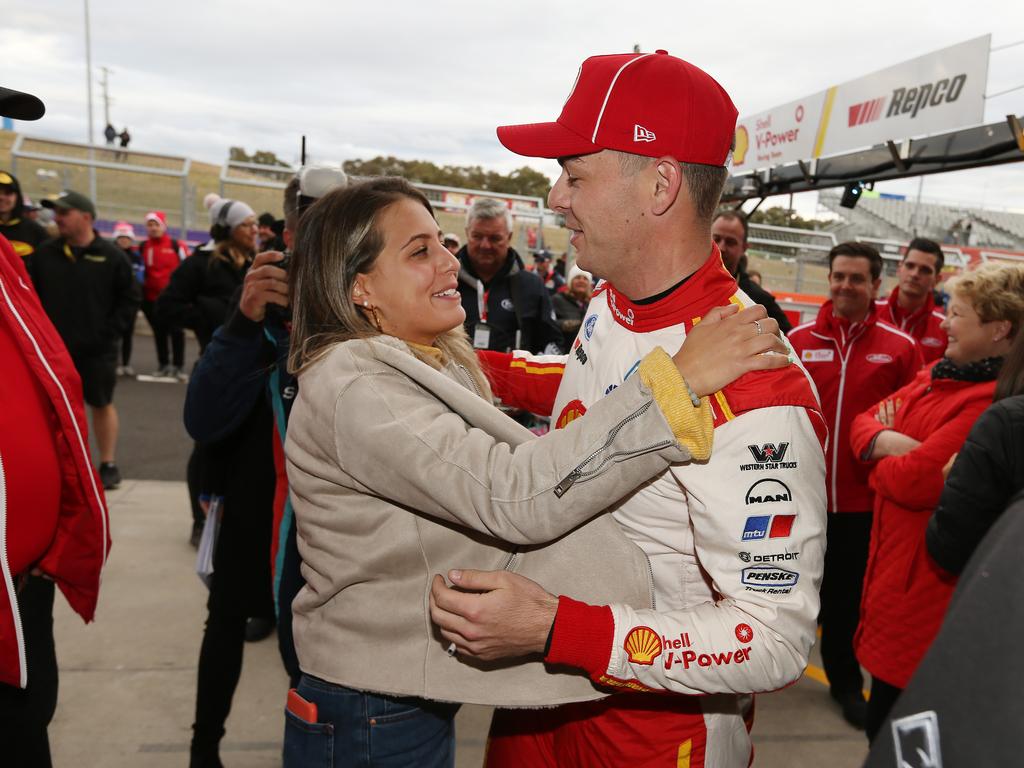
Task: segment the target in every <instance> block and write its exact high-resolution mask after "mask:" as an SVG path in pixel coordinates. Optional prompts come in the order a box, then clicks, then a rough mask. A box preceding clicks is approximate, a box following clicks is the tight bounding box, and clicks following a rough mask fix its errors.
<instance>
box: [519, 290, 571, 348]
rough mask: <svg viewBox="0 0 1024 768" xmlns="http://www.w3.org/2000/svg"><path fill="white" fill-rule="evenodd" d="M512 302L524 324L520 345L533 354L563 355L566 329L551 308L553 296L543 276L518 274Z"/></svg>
mask: <svg viewBox="0 0 1024 768" xmlns="http://www.w3.org/2000/svg"><path fill="white" fill-rule="evenodd" d="M511 280H512V284H511V292H512V301H513V303H514V304H515V305H516V307H517V310H516V315H517V316H518V317H519V318H520V320H521V321H522V328H520V330H521V331H522V336H521V338H520V345H521V347H522V348H523V349H525V350H526V351H527V352H532V353H533V354H556V355H557V354H561V353H562V352H564V351H565V350H563V349H562V328H561V326H560V325H559V323H558V321H557V320H556V319H555V310H553V309H552V308H551V296H550V294H549V293H548V289H547V288H545V287H544V283H543V282H542V281H541V279H540V277H539V276H538V275H536V274H535V273H533V272H526V271H522V272H517V273H516V274H514V275H512V277H511Z"/></svg>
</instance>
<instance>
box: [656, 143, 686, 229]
mask: <svg viewBox="0 0 1024 768" xmlns="http://www.w3.org/2000/svg"><path fill="white" fill-rule="evenodd" d="M684 186H685V181H684V180H683V169H682V168H680V167H679V163H678V162H676V160H675V159H674V158H672V157H659V158H658V160H657V162H656V163H655V164H654V199H653V201H652V205H651V211H652V212H653V213H654V215H655V216H661V215H663V214H665V213H667V212H668V211H669V209H671V208H672V206H673V205H674V204H675V202H676V200H677V199H678V198H679V195H680V193H681V192H682V189H683V187H684ZM682 194H684V195H685V194H686V193H685V192H683V193H682Z"/></svg>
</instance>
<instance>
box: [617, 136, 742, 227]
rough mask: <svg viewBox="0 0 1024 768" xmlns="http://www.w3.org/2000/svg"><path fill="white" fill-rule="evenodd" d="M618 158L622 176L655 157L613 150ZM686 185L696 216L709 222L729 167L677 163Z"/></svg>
mask: <svg viewBox="0 0 1024 768" xmlns="http://www.w3.org/2000/svg"><path fill="white" fill-rule="evenodd" d="M615 154H616V155H617V156H618V159H619V168H620V169H621V170H622V174H623V175H624V176H627V175H628V176H635V175H636V174H638V173H640V171H642V170H643V169H644V168H647V167H648V166H649V165H650V164H651V163H653V162H655V161H656V160H657V158H654V157H647V156H646V155H634V154H631V153H629V152H619V151H618V150H615ZM679 167H680V168H681V169H682V172H683V178H684V179H685V180H686V187H687V189H689V191H690V198H691V199H692V200H693V207H694V209H695V211H696V213H697V218H698V219H700V220H701V221H706V222H708V224H710V223H711V217H712V216H713V215H714V213H715V208H717V207H718V203H719V201H720V200H721V199H722V190H723V189H725V182H726V180H727V179H728V178H729V169H728V168H725V167H723V166H718V165H700V164H699V163H679Z"/></svg>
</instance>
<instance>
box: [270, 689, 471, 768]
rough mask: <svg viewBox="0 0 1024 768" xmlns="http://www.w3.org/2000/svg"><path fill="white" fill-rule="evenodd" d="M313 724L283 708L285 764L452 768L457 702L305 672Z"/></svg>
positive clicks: (302, 767)
mask: <svg viewBox="0 0 1024 768" xmlns="http://www.w3.org/2000/svg"><path fill="white" fill-rule="evenodd" d="M297 690H298V693H299V695H300V696H301V697H302V698H304V699H305V700H306V701H309V702H312V703H314V704H316V706H317V718H316V719H317V722H315V723H310V722H307V721H306V720H304V719H303V718H301V717H299V716H298V715H296V714H295V713H293V712H290V711H288V710H285V727H284V768H342V766H345V767H346V768H350V767H351V768H392V767H393V768H408V766H411V765H415V766H418V767H419V768H453V766H454V765H455V713H456V712H457V711H458V709H459V705H458V704H442V703H440V702H436V701H426V700H425V699H418V698H413V697H408V698H398V697H394V696H384V695H380V694H373V693H364V692H363V691H357V690H353V689H352V688H345V687H344V686H340V685H334V684H333V683H328V682H327V681H325V680H321V679H319V678H316V677H313V676H311V675H305V674H304V675H303V676H302V679H301V680H299V685H298V688H297Z"/></svg>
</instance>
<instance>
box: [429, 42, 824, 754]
mask: <svg viewBox="0 0 1024 768" xmlns="http://www.w3.org/2000/svg"><path fill="white" fill-rule="evenodd" d="M736 115H737V112H736V109H735V107H734V106H733V104H732V101H731V100H730V99H729V96H728V94H727V93H726V92H725V91H724V90H723V89H722V87H721V86H719V85H718V83H716V82H715V81H714V80H713V79H712V78H711V77H710V76H708V75H707V74H706V73H705V72H703V71H701V70H700V69H698V68H697V67H694V66H693V65H691V64H689V63H687V62H685V61H682V60H681V59H678V58H675V57H672V56H669V55H668V54H667V53H666V52H665V51H657V52H656V53H653V54H624V55H613V56H595V57H592V58H589V59H587V60H586V61H585V62H584V63H583V65H582V67H581V69H580V72H579V74H578V77H577V80H576V84H575V85H574V87H573V90H572V93H571V94H570V96H569V98H568V100H567V101H566V103H565V106H564V108H563V110H562V114H561V116H560V117H559V119H558V120H557V122H554V123H539V124H532V125H520V126H506V127H502V128H499V129H498V138H499V140H500V141H501V142H502V143H503V144H504V145H505V146H506V147H507V148H509V149H511V150H512V151H513V152H516V153H518V154H522V155H527V156H533V157H547V158H553V159H557V160H558V162H559V164H560V165H561V168H562V173H561V175H560V177H559V178H558V181H557V182H556V183H555V185H554V187H553V188H552V190H551V193H550V195H549V198H548V202H549V205H550V206H551V208H552V209H554V210H555V211H557V212H558V213H561V214H563V215H564V216H565V221H566V226H567V227H568V228H569V229H570V230H571V233H572V234H571V237H570V241H571V242H572V244H573V245H574V247H575V248H576V249H577V253H578V259H577V262H578V264H579V266H580V267H581V268H583V269H587V270H590V271H592V272H594V273H595V274H599V275H601V276H602V277H604V278H606V281H605V282H604V283H603V284H602V285H601V286H600V287H599V288H598V289H597V291H595V293H594V296H593V298H592V300H591V303H590V306H589V308H588V310H587V312H586V316H585V319H584V321H583V326H582V328H581V329H580V333H579V335H578V336H577V338H576V341H575V343H574V344H573V348H572V352H571V353H570V355H569V356H568V357H567V358H564V359H562V360H560V361H559V360H556V359H554V358H550V357H548V358H536V357H531V356H529V355H526V354H523V353H519V352H516V353H513V354H511V355H505V356H502V355H500V354H497V353H487V354H485V355H483V357H484V358H485V364H486V366H487V367H488V368H490V373H489V375H490V376H491V379H492V382H493V383H494V389H495V394H496V395H498V396H500V397H502V399H503V400H505V401H506V402H512V403H513V404H514V403H515V402H516V401H517V399H518V398H520V397H521V398H523V399H526V398H531V399H532V400H531V402H533V403H534V404H535V405H536V402H537V400H539V399H541V397H540V393H541V392H542V391H545V390H546V391H547V392H548V393H549V395H550V397H549V398H548V402H547V406H548V407H549V408H550V409H551V413H552V418H553V419H554V420H555V424H556V426H557V427H562V426H564V425H565V424H567V423H568V422H569V421H571V420H572V419H575V418H581V417H582V418H586V416H585V415H584V414H585V413H586V411H587V409H588V408H589V407H590V406H591V405H592V404H593V403H594V402H595V401H596V400H598V399H600V398H601V397H603V396H604V395H605V394H606V393H608V392H610V391H611V390H613V389H615V388H616V387H617V386H618V385H620V384H621V383H622V382H623V381H624V380H625V379H626V378H628V377H629V376H631V375H633V374H634V373H635V370H636V365H635V363H636V362H637V361H638V360H639V359H640V358H641V357H643V355H644V354H645V353H647V352H649V351H650V350H652V349H653V348H654V347H656V346H661V347H663V348H664V349H665V350H666V351H667V352H669V353H670V354H671V353H673V352H675V351H676V350H677V349H678V348H679V346H680V344H681V343H682V341H683V339H684V338H685V336H686V334H687V332H688V330H689V329H690V328H692V327H693V325H694V324H695V323H698V322H700V318H701V317H702V316H704V315H705V314H706V313H707V312H708V311H709V310H710V309H712V308H713V307H715V306H720V305H724V304H729V303H736V304H740V305H742V306H749V305H751V304H753V302H752V301H751V300H750V298H749V297H748V296H747V295H746V294H744V293H743V292H742V291H740V290H739V289H738V287H737V285H736V282H735V280H734V279H733V277H732V275H730V274H729V272H728V271H727V270H726V269H725V267H724V266H723V264H722V258H721V254H720V253H719V251H718V248H717V247H716V246H715V245H714V244H713V241H712V238H711V219H712V215H713V213H714V210H715V207H716V205H717V203H718V201H719V197H720V194H721V190H722V186H723V184H724V182H725V179H726V176H727V170H726V165H727V163H728V159H729V153H730V146H731V143H732V140H733V135H734V130H735V123H736ZM760 323H761V324H762V325H767V326H768V327H769V328H773V326H774V323H773V322H772V321H770V320H767V319H765V320H761V321H760ZM759 329H760V326H759ZM560 366H561V370H559V367H560ZM559 374H560V375H559ZM691 399H693V400H696V398H695V397H693V398H691ZM709 402H710V406H711V409H712V412H713V414H714V423H715V431H714V449H713V453H712V456H711V459H710V460H709V461H708V462H706V463H701V464H696V463H688V464H680V465H675V466H673V467H671V468H670V469H669V470H668V471H667V472H665V474H664V475H662V476H661V477H659V478H656V479H655V480H653V481H651V482H650V483H649V484H648V485H647V486H645V487H643V488H641V489H640V490H638V491H636V492H635V493H632V494H630V495H628V496H626V497H624V498H623V499H619V500H612V499H610V500H609V501H610V502H611V505H610V507H609V510H610V511H611V513H612V515H613V516H614V518H615V519H616V520H617V521H618V522H619V523H620V524H621V525H622V527H623V529H624V531H625V533H626V535H627V536H629V537H630V538H631V539H632V540H633V541H634V542H635V543H636V544H637V545H638V546H640V547H641V548H642V549H643V550H644V552H645V553H646V554H647V556H648V558H649V561H650V565H651V577H652V601H651V607H650V608H649V609H647V610H634V609H631V608H629V607H627V606H623V605H587V604H584V603H581V602H578V601H575V600H573V599H572V598H571V596H567V595H563V596H560V597H556V596H554V595H550V594H548V593H547V592H546V591H545V590H544V589H543V586H542V585H538V584H535V583H534V582H532V581H529V580H527V579H524V578H523V577H521V576H518V575H516V574H514V573H512V572H510V571H502V572H483V571H471V570H455V571H450V572H449V573H448V578H449V579H451V581H452V582H453V583H454V585H455V588H454V589H452V588H449V587H447V586H446V585H445V583H444V580H443V579H442V578H441V577H440V576H438V577H435V579H434V584H433V587H432V590H431V603H432V615H433V617H434V620H435V621H436V622H437V623H438V624H439V625H440V627H441V629H442V634H443V636H444V638H445V640H446V642H447V641H450V642H451V643H452V644H453V646H454V649H455V650H456V651H457V652H458V653H459V655H465V656H475V657H478V658H482V659H496V658H502V657H512V656H521V655H522V654H523V653H524V652H526V653H530V652H533V653H543V654H544V659H545V661H546V662H548V663H549V664H552V665H568V666H571V667H576V668H577V669H580V670H582V671H584V672H585V673H586V674H587V675H589V676H590V678H591V679H592V680H593V681H594V682H595V683H597V684H598V685H599V686H602V687H603V688H604V689H605V690H606V691H617V692H618V695H616V696H612V697H610V698H606V699H603V700H600V701H596V702H582V703H577V704H570V705H566V706H563V707H559V708H557V709H546V710H532V711H528V710H498V712H497V713H496V714H495V719H494V722H493V723H492V726H491V738H490V744H489V750H488V766H489V767H490V768H495V766H511V765H516V766H552V765H558V766H589V765H630V766H641V765H643V766H654V765H664V766H670V765H671V766H677V765H687V766H693V767H694V768H696V766H704V765H714V766H736V767H737V768H738V767H739V766H747V765H748V764H749V762H750V760H751V758H752V749H751V743H750V738H749V727H750V725H751V717H752V700H751V696H750V695H749V694H752V693H754V692H759V691H771V690H775V689H777V688H781V687H783V686H785V685H787V684H789V683H791V682H793V681H795V680H796V679H798V678H799V677H800V675H801V674H802V672H803V669H804V667H805V665H806V662H807V657H808V654H809V652H810V649H811V646H812V645H813V642H814V638H815V619H816V615H817V612H818V585H819V583H820V580H821V573H822V559H823V555H824V530H825V493H824V491H825V488H824V456H823V444H824V441H825V437H826V426H825V423H824V421H823V419H822V416H821V413H820V409H819V406H818V403H817V399H816V397H815V395H814V392H813V388H812V385H811V383H810V381H809V379H808V378H807V376H806V374H805V372H804V371H803V370H802V369H801V368H800V367H799V365H798V364H795V363H794V364H792V365H789V366H787V367H785V368H781V369H778V370H773V371H756V372H753V373H749V374H747V375H744V376H742V377H741V378H740V379H738V380H737V381H736V382H734V383H733V384H731V385H729V386H727V387H725V388H724V389H723V390H722V391H720V392H717V393H715V395H714V396H713V397H711V398H709ZM692 405H693V404H691V403H690V402H689V401H687V402H685V403H680V407H681V408H688V407H692ZM586 480H587V477H586V474H585V473H581V474H579V475H578V476H576V477H573V476H570V477H569V478H566V480H565V481H563V483H562V484H561V486H560V490H561V493H563V494H566V493H572V492H573V491H572V485H573V484H575V483H579V482H586ZM609 567H610V568H611V567H614V563H609ZM664 693H678V694H686V695H684V696H665V695H662V694H664Z"/></svg>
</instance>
